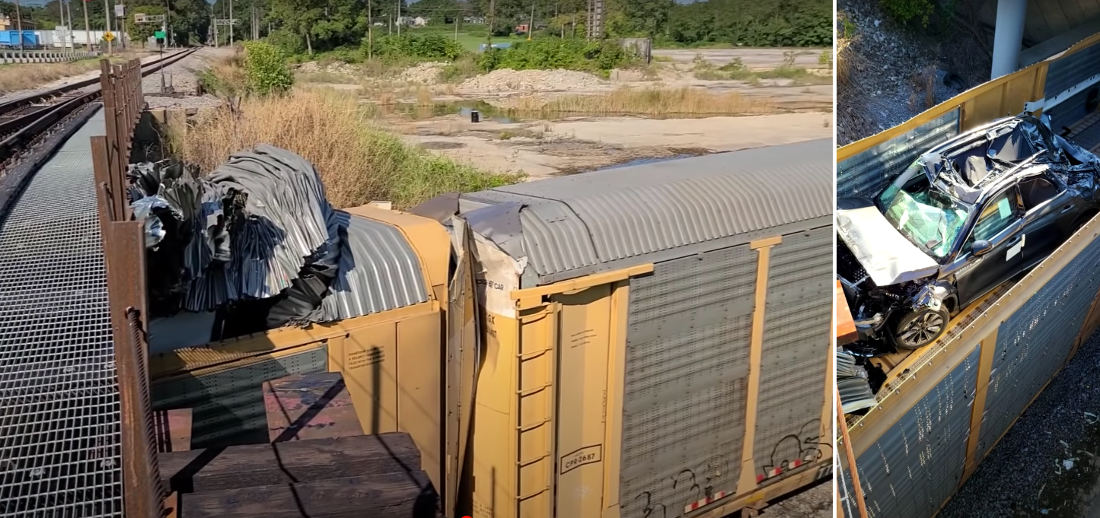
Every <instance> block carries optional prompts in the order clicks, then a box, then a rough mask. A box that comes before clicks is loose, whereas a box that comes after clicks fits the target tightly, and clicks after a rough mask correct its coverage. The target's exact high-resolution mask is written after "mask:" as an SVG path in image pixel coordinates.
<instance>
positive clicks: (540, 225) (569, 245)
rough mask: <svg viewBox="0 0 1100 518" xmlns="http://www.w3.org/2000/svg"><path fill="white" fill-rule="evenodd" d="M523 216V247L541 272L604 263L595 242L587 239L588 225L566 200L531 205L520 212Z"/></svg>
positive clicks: (533, 264) (521, 222)
mask: <svg viewBox="0 0 1100 518" xmlns="http://www.w3.org/2000/svg"><path fill="white" fill-rule="evenodd" d="M519 218H520V224H521V225H522V228H523V249H524V251H525V252H527V255H528V256H530V257H531V264H532V266H533V267H534V268H535V271H536V272H538V273H539V274H547V273H553V272H554V271H558V270H556V269H555V268H558V269H561V270H572V269H575V268H580V267H582V266H587V265H590V264H596V263H598V262H600V258H599V256H598V255H597V254H596V249H595V247H594V246H593V244H592V241H591V240H590V239H587V238H586V236H587V235H588V228H587V227H586V226H585V225H584V222H582V221H581V220H580V219H579V218H577V217H576V215H575V214H574V213H573V211H572V210H571V209H570V208H569V207H568V206H566V205H565V204H564V203H560V202H551V201H547V202H545V203H539V204H536V205H531V206H529V207H527V208H526V209H525V210H522V211H520V213H519ZM548 266H553V268H548Z"/></svg>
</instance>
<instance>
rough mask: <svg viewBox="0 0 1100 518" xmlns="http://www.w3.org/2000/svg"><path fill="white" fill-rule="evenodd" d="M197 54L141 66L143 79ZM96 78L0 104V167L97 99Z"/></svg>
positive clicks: (178, 54) (181, 54)
mask: <svg viewBox="0 0 1100 518" xmlns="http://www.w3.org/2000/svg"><path fill="white" fill-rule="evenodd" d="M196 50H198V49H197V48H194V49H186V50H182V51H179V52H176V53H174V54H171V55H168V56H165V57H163V58H158V59H156V60H154V61H151V62H149V63H146V64H144V65H142V66H141V75H142V76H147V75H149V74H152V73H153V72H156V71H158V70H160V69H161V68H164V67H166V66H168V65H171V64H173V63H175V62H177V61H179V60H181V59H183V58H185V57H187V56H188V55H190V54H191V53H193V52H195V51H196ZM100 93H101V92H100V86H99V77H98V76H97V77H95V78H92V79H86V80H82V81H76V82H73V83H69V84H66V85H64V86H60V87H58V88H53V89H50V90H45V91H41V92H35V93H33V94H30V95H27V96H24V97H21V98H18V99H14V100H11V101H8V102H5V103H2V104H0V139H2V140H0V164H2V163H4V162H6V161H7V160H8V159H9V158H11V157H12V156H13V155H14V154H15V153H16V152H17V151H18V150H19V149H21V148H22V147H24V146H26V145H27V144H29V143H30V142H31V141H33V140H34V139H35V138H36V137H38V136H39V135H41V134H42V132H44V131H45V130H46V129H48V128H49V127H51V126H53V125H54V124H56V123H57V122H58V121H60V120H61V119H63V118H65V117H66V116H68V115H69V114H71V113H73V112H74V111H76V109H78V108H80V107H81V106H84V105H86V104H88V103H89V102H91V101H93V100H95V99H97V98H98V97H99V95H100Z"/></svg>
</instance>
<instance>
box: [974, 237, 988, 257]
mask: <svg viewBox="0 0 1100 518" xmlns="http://www.w3.org/2000/svg"><path fill="white" fill-rule="evenodd" d="M990 250H993V243H990V242H989V241H986V240H984V239H979V240H977V241H975V242H974V244H973V245H970V253H972V254H974V255H975V256H981V255H985V254H988V253H989V251H990Z"/></svg>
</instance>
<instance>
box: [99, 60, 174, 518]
mask: <svg viewBox="0 0 1100 518" xmlns="http://www.w3.org/2000/svg"><path fill="white" fill-rule="evenodd" d="M100 71H101V76H100V84H101V91H102V95H103V109H104V119H105V123H106V133H107V134H106V136H102V137H93V138H92V162H93V169H94V172H95V185H96V190H97V192H96V198H97V202H98V209H99V223H100V230H101V235H102V240H103V254H104V260H105V262H106V266H107V292H108V293H107V294H108V299H109V301H110V302H109V307H110V314H111V328H112V332H113V336H114V353H115V367H116V370H117V376H118V389H119V407H120V414H121V423H120V429H121V437H122V444H121V447H122V482H123V487H124V491H123V508H124V511H125V516H127V517H141V518H144V517H153V516H162V515H163V514H164V499H165V497H166V496H167V493H166V492H165V491H164V489H163V485H162V484H161V483H160V477H159V472H160V469H159V467H158V465H157V442H156V437H155V432H154V428H155V427H154V422H153V418H154V416H153V411H152V402H151V400H150V394H149V364H148V354H147V352H148V349H147V348H148V344H147V343H146V341H145V332H144V330H145V329H146V322H145V315H146V306H147V302H146V289H145V246H144V244H145V243H144V240H145V238H144V232H143V224H142V223H141V222H140V221H132V212H131V210H130V207H129V200H128V199H127V192H126V187H127V180H126V169H127V166H128V164H129V162H130V149H131V146H132V143H133V134H134V129H135V127H136V125H137V122H138V119H139V117H140V116H141V110H142V109H143V108H144V106H145V103H144V99H143V98H142V96H141V66H140V63H139V62H138V61H137V60H133V61H130V62H129V63H126V64H122V65H112V64H111V63H110V62H108V61H107V60H103V61H101V62H100Z"/></svg>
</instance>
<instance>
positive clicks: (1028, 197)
mask: <svg viewBox="0 0 1100 518" xmlns="http://www.w3.org/2000/svg"><path fill="white" fill-rule="evenodd" d="M1019 185H1020V197H1021V199H1022V200H1023V202H1024V210H1031V209H1033V208H1035V207H1037V206H1039V205H1041V204H1042V203H1043V202H1045V201H1047V200H1049V199H1051V198H1053V197H1055V196H1057V195H1058V193H1059V192H1061V189H1060V188H1059V187H1058V186H1057V185H1055V183H1054V182H1052V181H1050V180H1048V179H1046V178H1043V177H1042V176H1033V177H1031V178H1027V179H1024V180H1022V181H1021V182H1020V184H1019Z"/></svg>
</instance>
